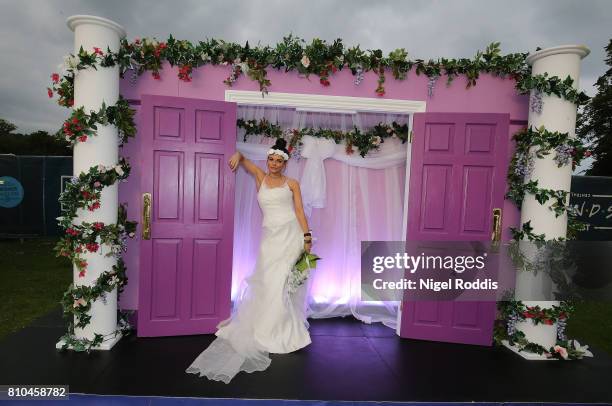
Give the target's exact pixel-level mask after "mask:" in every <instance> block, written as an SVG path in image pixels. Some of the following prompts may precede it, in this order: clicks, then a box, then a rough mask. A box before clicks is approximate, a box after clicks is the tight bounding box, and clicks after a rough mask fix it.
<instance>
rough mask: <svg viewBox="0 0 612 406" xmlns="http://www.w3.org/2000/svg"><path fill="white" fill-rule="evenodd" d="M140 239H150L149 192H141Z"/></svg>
mask: <svg viewBox="0 0 612 406" xmlns="http://www.w3.org/2000/svg"><path fill="white" fill-rule="evenodd" d="M142 239H143V240H150V239H151V193H143V194H142Z"/></svg>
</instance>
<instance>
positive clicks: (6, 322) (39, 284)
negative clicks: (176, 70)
mask: <svg viewBox="0 0 612 406" xmlns="http://www.w3.org/2000/svg"><path fill="white" fill-rule="evenodd" d="M57 240H58V239H57V238H41V239H31V240H24V243H23V244H21V243H20V241H19V240H0V298H2V300H0V338H1V337H3V336H5V335H7V334H9V333H11V332H13V331H17V330H19V329H21V328H23V327H25V326H27V325H28V324H29V323H30V322H31V321H32V320H34V319H35V318H37V317H40V316H42V315H44V314H46V313H48V312H49V311H50V310H52V309H53V308H55V307H56V306H59V301H60V299H61V297H62V295H63V293H64V291H65V290H66V289H67V288H68V285H69V284H70V283H71V282H72V264H71V263H70V261H69V260H67V259H66V258H57V257H55V256H54V253H53V247H54V246H55V244H56V242H57ZM567 336H568V337H569V338H575V339H577V340H578V341H579V342H580V344H583V345H584V344H588V345H590V346H593V347H595V348H598V349H600V350H604V351H606V352H607V353H609V354H612V338H611V337H612V302H583V303H578V304H576V311H575V312H574V313H573V314H572V316H571V317H570V319H569V321H568V325H567Z"/></svg>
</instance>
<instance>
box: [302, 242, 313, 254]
mask: <svg viewBox="0 0 612 406" xmlns="http://www.w3.org/2000/svg"><path fill="white" fill-rule="evenodd" d="M311 249H312V240H304V251H306V252H307V253H309V254H310V250H311Z"/></svg>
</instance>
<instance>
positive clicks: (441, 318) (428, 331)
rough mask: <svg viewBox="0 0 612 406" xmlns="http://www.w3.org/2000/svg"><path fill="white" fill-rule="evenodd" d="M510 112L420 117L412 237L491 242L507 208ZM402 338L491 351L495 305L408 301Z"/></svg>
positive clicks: (414, 165)
mask: <svg viewBox="0 0 612 406" xmlns="http://www.w3.org/2000/svg"><path fill="white" fill-rule="evenodd" d="M509 122H510V116H509V114H489V113H483V114H480V113H416V114H415V115H414V141H413V144H412V162H411V168H410V169H411V172H410V189H409V193H410V198H409V202H408V225H407V239H408V240H410V241H487V240H489V239H490V238H491V231H492V219H493V209H494V208H503V204H504V193H505V186H506V171H507V167H508V162H507V161H508V158H507V156H508V155H507V148H508V127H509ZM401 310H402V311H401V319H400V323H401V325H400V336H401V337H406V338H416V339H423V340H434V341H446V342H455V343H465V344H479V345H491V344H492V337H493V323H494V320H495V313H496V304H495V302H492V301H486V302H484V301H483V302H461V301H456V302H453V301H410V300H409V298H407V300H405V301H404V302H403V303H402V308H401Z"/></svg>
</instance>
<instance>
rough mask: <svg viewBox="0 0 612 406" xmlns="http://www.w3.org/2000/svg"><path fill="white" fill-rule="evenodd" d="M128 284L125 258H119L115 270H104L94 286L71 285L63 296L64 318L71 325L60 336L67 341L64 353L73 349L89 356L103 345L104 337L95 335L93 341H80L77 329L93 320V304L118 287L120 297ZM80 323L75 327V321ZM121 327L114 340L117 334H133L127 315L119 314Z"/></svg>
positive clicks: (115, 333)
mask: <svg viewBox="0 0 612 406" xmlns="http://www.w3.org/2000/svg"><path fill="white" fill-rule="evenodd" d="M126 284H127V276H126V268H125V263H124V262H123V259H121V258H119V259H118V261H117V264H116V265H115V266H113V270H112V271H105V272H102V273H101V274H100V276H99V277H98V279H97V280H96V282H95V284H94V285H93V286H87V285H81V286H75V285H74V284H71V285H70V287H69V288H68V290H66V292H65V293H64V295H63V297H62V301H61V303H62V307H63V309H64V311H63V316H64V319H65V320H66V323H67V324H68V332H67V333H66V334H64V335H63V336H62V337H61V340H63V341H64V344H63V345H62V348H61V349H62V350H66V349H68V348H69V347H72V348H73V349H74V350H75V351H87V352H88V353H89V352H90V351H91V349H92V348H93V347H95V346H98V345H100V344H102V342H103V341H104V335H102V334H98V333H94V338H93V340H88V339H78V338H76V337H74V328H75V327H81V328H82V327H85V326H87V325H88V324H89V323H90V321H91V316H90V315H89V314H88V312H89V311H90V310H91V305H92V303H93V302H94V301H96V300H98V299H99V298H102V299H103V300H105V298H106V293H108V292H112V291H113V289H115V287H116V288H117V289H118V294H121V292H122V291H123V287H124V286H125V285H126ZM75 318H76V320H77V322H76V324H75V323H74V320H75ZM118 320H119V325H120V328H119V329H118V330H116V331H115V332H114V333H112V334H111V336H112V337H110V338H113V337H115V336H116V335H117V334H119V333H122V334H127V333H129V332H130V325H129V323H128V321H127V317H126V314H125V313H124V312H118Z"/></svg>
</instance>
